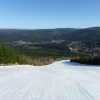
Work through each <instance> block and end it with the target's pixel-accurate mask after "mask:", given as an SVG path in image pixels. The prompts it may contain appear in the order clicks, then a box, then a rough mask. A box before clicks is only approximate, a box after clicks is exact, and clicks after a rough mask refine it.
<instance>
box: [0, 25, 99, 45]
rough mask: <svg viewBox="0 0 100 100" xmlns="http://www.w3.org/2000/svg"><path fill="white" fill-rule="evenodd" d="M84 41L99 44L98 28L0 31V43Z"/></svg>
mask: <svg viewBox="0 0 100 100" xmlns="http://www.w3.org/2000/svg"><path fill="white" fill-rule="evenodd" d="M58 39H60V40H66V41H69V42H70V41H84V42H91V43H92V42H93V43H94V42H97V43H100V27H92V28H86V29H74V28H58V29H37V30H24V29H0V42H11V41H19V40H21V41H30V42H49V41H52V40H58Z"/></svg>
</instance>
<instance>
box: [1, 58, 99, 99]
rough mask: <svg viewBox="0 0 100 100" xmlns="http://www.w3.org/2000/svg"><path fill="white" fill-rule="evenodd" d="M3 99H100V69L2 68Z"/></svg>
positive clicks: (61, 63)
mask: <svg viewBox="0 0 100 100" xmlns="http://www.w3.org/2000/svg"><path fill="white" fill-rule="evenodd" d="M0 100H100V66H88V65H82V64H77V63H71V62H69V61H66V60H63V61H58V62H55V63H53V64H50V65H46V66H41V67H39V66H38V67H33V66H29V65H27V66H25V65H23V66H20V67H16V66H7V67H3V66H1V67H0Z"/></svg>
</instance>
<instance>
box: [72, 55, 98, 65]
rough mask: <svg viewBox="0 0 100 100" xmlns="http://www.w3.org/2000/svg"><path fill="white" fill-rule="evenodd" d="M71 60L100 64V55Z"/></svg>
mask: <svg viewBox="0 0 100 100" xmlns="http://www.w3.org/2000/svg"><path fill="white" fill-rule="evenodd" d="M71 62H78V63H82V64H92V65H100V56H83V57H80V58H74V59H71Z"/></svg>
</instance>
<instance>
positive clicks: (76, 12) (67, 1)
mask: <svg viewBox="0 0 100 100" xmlns="http://www.w3.org/2000/svg"><path fill="white" fill-rule="evenodd" d="M94 26H100V0H0V28H20V29H51V28H71V27H72V28H87V27H94Z"/></svg>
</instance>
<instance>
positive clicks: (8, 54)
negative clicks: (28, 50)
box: [0, 43, 17, 64]
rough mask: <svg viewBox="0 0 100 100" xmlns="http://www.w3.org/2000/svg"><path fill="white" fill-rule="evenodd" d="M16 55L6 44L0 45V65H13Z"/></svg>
mask: <svg viewBox="0 0 100 100" xmlns="http://www.w3.org/2000/svg"><path fill="white" fill-rule="evenodd" d="M16 60H17V54H16V53H15V52H14V51H13V49H11V48H10V47H9V46H8V45H7V44H4V43H3V44H1V45H0V63H4V64H9V63H15V62H16Z"/></svg>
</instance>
